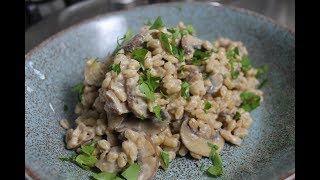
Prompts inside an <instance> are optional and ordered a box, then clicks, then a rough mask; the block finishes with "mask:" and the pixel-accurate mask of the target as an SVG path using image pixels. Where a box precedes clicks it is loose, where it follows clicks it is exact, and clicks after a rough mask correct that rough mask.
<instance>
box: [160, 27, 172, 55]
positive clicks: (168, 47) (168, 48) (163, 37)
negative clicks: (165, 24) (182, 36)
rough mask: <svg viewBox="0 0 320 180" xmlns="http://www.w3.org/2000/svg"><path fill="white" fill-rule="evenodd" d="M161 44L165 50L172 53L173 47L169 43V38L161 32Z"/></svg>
mask: <svg viewBox="0 0 320 180" xmlns="http://www.w3.org/2000/svg"><path fill="white" fill-rule="evenodd" d="M159 39H160V42H161V45H162V46H163V48H164V49H165V50H166V51H168V52H169V53H171V54H173V53H172V46H171V44H170V42H169V36H168V35H167V34H166V33H163V32H160V38H159Z"/></svg>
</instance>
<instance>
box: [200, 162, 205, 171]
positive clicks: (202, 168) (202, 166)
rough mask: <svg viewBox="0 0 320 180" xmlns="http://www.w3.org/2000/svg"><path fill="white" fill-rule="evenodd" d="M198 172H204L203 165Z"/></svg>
mask: <svg viewBox="0 0 320 180" xmlns="http://www.w3.org/2000/svg"><path fill="white" fill-rule="evenodd" d="M200 171H201V172H204V164H201V166H200Z"/></svg>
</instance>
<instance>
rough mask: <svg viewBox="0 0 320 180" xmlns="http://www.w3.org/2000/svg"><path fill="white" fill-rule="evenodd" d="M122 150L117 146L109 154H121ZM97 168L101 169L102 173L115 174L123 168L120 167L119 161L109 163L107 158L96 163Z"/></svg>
mask: <svg viewBox="0 0 320 180" xmlns="http://www.w3.org/2000/svg"><path fill="white" fill-rule="evenodd" d="M120 150H121V149H120V147H119V146H115V147H112V148H111V149H110V151H109V152H112V151H116V152H120ZM95 166H96V167H97V168H99V169H100V170H101V171H102V172H110V173H113V172H119V171H121V168H120V167H119V166H118V163H117V161H113V162H109V161H107V156H105V157H104V158H103V159H100V160H99V161H98V162H96V164H95Z"/></svg>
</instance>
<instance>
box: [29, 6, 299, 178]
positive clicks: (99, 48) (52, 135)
mask: <svg viewBox="0 0 320 180" xmlns="http://www.w3.org/2000/svg"><path fill="white" fill-rule="evenodd" d="M178 5H179V4H178V3H171V4H160V5H151V6H145V7H139V8H135V9H133V10H130V11H122V12H117V13H113V14H106V15H102V16H98V17H95V18H93V19H90V20H86V21H84V22H82V23H80V24H77V25H75V26H73V27H71V28H69V29H67V30H65V31H63V32H60V33H58V34H57V35H55V36H53V37H52V38H50V39H48V40H46V41H45V42H43V43H42V44H40V45H39V46H38V47H37V48H35V49H33V50H32V51H31V52H29V53H28V54H27V55H26V57H25V59H26V61H25V166H26V176H28V177H32V178H33V179H77V180H78V179H89V176H90V174H91V173H90V172H89V171H85V170H83V169H81V168H79V167H78V166H76V165H74V164H72V163H68V162H61V161H59V160H58V159H57V158H59V157H69V156H70V155H71V154H72V151H69V150H67V149H66V148H65V143H64V134H65V130H64V129H63V128H61V127H60V125H59V120H60V119H62V118H67V119H69V120H70V122H73V121H74V119H75V115H74V113H73V108H74V106H75V104H76V101H77V97H76V95H75V94H74V93H72V92H71V91H70V87H71V86H73V85H75V84H77V83H78V82H80V81H81V80H83V78H84V75H83V72H84V66H85V60H86V58H88V57H100V58H101V59H102V58H104V57H106V56H107V55H108V53H111V52H112V51H113V49H114V48H115V47H116V40H117V37H121V36H122V35H123V34H124V33H125V32H126V30H127V28H128V27H131V28H132V29H133V30H134V32H136V33H137V32H138V30H139V27H140V26H142V25H143V24H144V23H145V22H146V21H147V20H148V19H150V20H154V19H155V18H156V17H157V16H162V17H163V20H164V22H165V24H166V25H169V26H173V25H175V24H177V23H178V22H179V21H184V22H185V23H192V24H193V25H194V27H195V28H196V30H197V34H198V35H199V36H200V37H201V38H203V39H207V40H214V39H216V38H218V37H220V36H223V37H229V38H231V39H233V40H240V41H242V42H243V43H244V44H245V46H246V47H247V49H248V52H249V58H250V59H251V60H252V61H253V64H254V65H255V66H260V65H263V64H268V65H269V72H268V78H269V82H268V84H267V85H266V87H265V89H264V92H265V93H264V102H263V103H262V105H261V106H260V107H259V108H257V109H256V110H254V111H253V112H252V116H253V119H254V123H253V126H252V128H251V129H250V133H249V136H248V137H247V138H245V139H244V141H243V144H242V145H241V147H238V146H231V145H228V144H226V146H225V149H224V150H223V151H222V153H221V154H222V159H223V166H224V173H223V176H221V177H219V178H217V179H237V180H238V179H246V180H247V179H278V178H279V177H280V176H285V175H286V174H287V172H289V171H290V170H292V169H294V167H295V146H294V145H295V35H294V33H292V32H290V30H287V29H285V28H283V27H280V26H279V25H276V24H274V23H273V22H272V20H269V19H267V18H265V17H263V16H260V15H257V14H255V13H252V12H248V11H246V10H241V9H240V10H239V9H236V8H228V7H222V6H214V5H211V4H202V3H192V4H190V3H187V4H186V3H184V4H180V5H182V10H181V11H179V8H178ZM65 104H66V105H67V106H68V107H69V110H68V111H67V112H64V111H63V106H64V105H65ZM202 163H204V165H205V167H209V166H210V161H209V160H208V159H201V160H194V159H191V158H189V157H184V158H177V159H175V160H174V161H173V162H172V163H171V164H170V168H169V169H168V170H167V171H163V170H162V169H159V170H158V172H157V174H156V177H155V179H168V180H169V179H170V180H172V179H190V180H191V179H192V180H196V179H209V178H208V177H207V176H206V175H205V174H203V173H202V172H200V170H199V167H200V165H201V164H202Z"/></svg>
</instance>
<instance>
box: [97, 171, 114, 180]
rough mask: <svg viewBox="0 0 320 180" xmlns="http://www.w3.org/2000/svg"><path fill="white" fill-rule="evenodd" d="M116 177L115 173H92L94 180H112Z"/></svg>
mask: <svg viewBox="0 0 320 180" xmlns="http://www.w3.org/2000/svg"><path fill="white" fill-rule="evenodd" d="M116 176H117V173H109V172H101V173H98V174H97V173H94V174H93V175H92V177H93V178H94V179H96V180H114V179H115V178H116Z"/></svg>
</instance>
